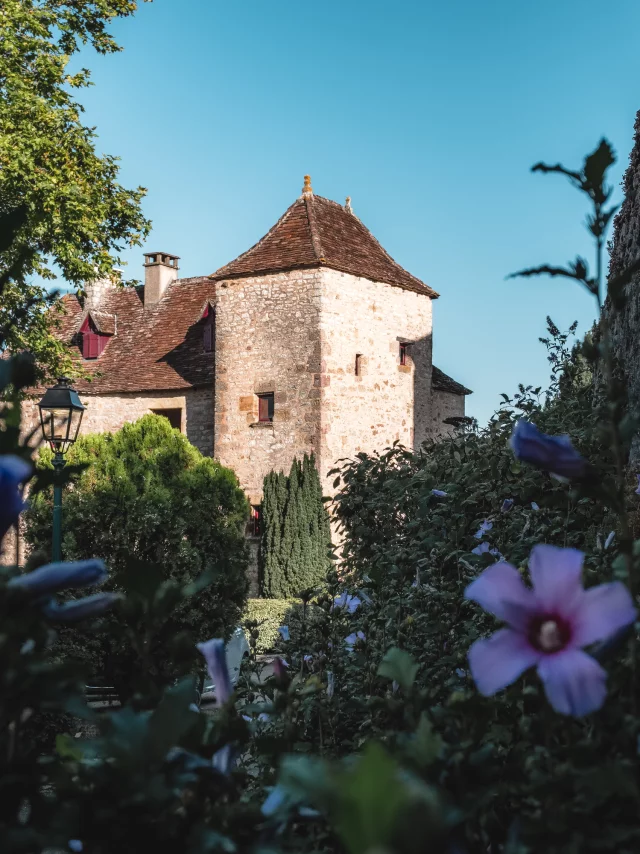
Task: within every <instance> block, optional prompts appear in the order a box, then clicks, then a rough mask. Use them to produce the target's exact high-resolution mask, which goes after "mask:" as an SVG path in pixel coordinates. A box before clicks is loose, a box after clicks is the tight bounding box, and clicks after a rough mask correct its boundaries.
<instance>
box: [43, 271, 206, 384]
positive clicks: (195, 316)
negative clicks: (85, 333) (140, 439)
mask: <svg viewBox="0 0 640 854" xmlns="http://www.w3.org/2000/svg"><path fill="white" fill-rule="evenodd" d="M214 296H215V283H214V282H212V281H211V279H209V277H208V276H199V277H194V278H191V279H178V280H177V281H175V282H172V283H171V284H170V285H169V287H168V288H167V291H166V293H165V294H164V296H163V297H162V299H161V300H160V301H159V302H158V303H157V304H156V305H153V306H150V307H148V308H147V309H145V308H144V302H143V300H144V289H143V288H113V289H110V290H108V291H107V292H106V294H105V296H104V299H103V301H102V304H101V306H100V311H99V312H95V313H94V311H91V312H90V314H91V317H92V318H93V320H94V323H95V322H97V317H98V316H99V317H100V318H101V319H104V318H105V317H108V316H112V317H113V318H114V331H115V334H113V335H112V336H111V338H110V340H109V341H108V343H107V345H106V347H105V349H104V351H103V353H102V354H101V356H100V357H99V358H98V359H91V360H85V359H83V358H82V356H81V351H80V348H79V347H78V346H77V344H78V330H79V328H80V326H81V325H82V321H83V319H84V317H86V311H85V310H84V309H83V307H82V305H81V303H80V301H79V300H78V298H77V297H76V296H75V295H72V294H67V295H66V296H64V297H63V298H62V300H61V303H62V309H63V310H62V313H61V314H60V315H57V320H56V324H57V326H58V330H57V332H56V334H57V335H59V336H60V338H62V340H63V341H65V342H66V343H67V344H70V345H76V346H73V348H72V351H73V353H74V356H75V357H76V358H77V360H78V362H79V363H80V364H81V365H82V366H83V368H84V369H85V370H86V371H87V372H89V373H91V374H93V378H92V380H91V381H86V380H78V381H77V382H75V383H74V384H75V386H76V388H77V389H78V390H79V391H82V392H93V393H95V394H108V393H115V392H127V391H134V392H135V391H161V390H168V389H181V388H191V387H193V386H201V385H211V384H212V383H213V381H214V361H213V358H214V357H213V353H206V352H204V348H203V333H202V329H201V324H202V322H203V321H202V320H201V319H202V315H203V312H204V310H205V307H206V306H207V304H208V303H209V302H210V301H211V302H213V299H214ZM104 331H106V329H105V330H104Z"/></svg>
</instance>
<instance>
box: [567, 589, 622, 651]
mask: <svg viewBox="0 0 640 854" xmlns="http://www.w3.org/2000/svg"><path fill="white" fill-rule="evenodd" d="M636 614H637V611H636V609H635V608H634V607H633V600H632V599H631V596H630V594H629V591H628V590H627V588H626V587H625V586H624V584H622V583H621V582H620V581H613V582H612V583H611V584H600V585H598V587H591V588H590V589H589V590H586V591H585V593H584V596H583V598H582V602H581V604H580V608H579V610H578V611H577V612H576V614H575V616H574V618H573V637H572V641H573V643H574V644H575V645H576V646H588V645H589V644H591V643H595V642H596V641H601V640H606V639H607V638H609V637H611V636H612V635H614V634H615V633H616V632H617V631H619V630H620V629H622V628H624V627H625V626H628V625H629V623H633V621H634V620H635V619H636Z"/></svg>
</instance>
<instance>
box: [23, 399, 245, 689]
mask: <svg viewBox="0 0 640 854" xmlns="http://www.w3.org/2000/svg"><path fill="white" fill-rule="evenodd" d="M68 461H69V463H70V464H72V465H74V464H75V465H78V464H80V465H85V466H87V467H86V468H85V470H84V471H83V472H82V473H81V474H80V475H79V477H77V478H76V481H75V483H74V484H73V486H72V487H70V488H67V489H66V491H65V495H64V499H63V506H64V539H63V552H64V556H65V558H68V559H81V558H85V557H90V556H91V557H100V558H103V559H104V561H105V562H106V564H107V565H108V567H109V568H110V570H111V573H112V575H111V579H112V580H111V582H110V585H111V588H112V589H116V590H127V591H128V592H130V593H133V594H135V595H136V596H137V601H138V603H139V607H138V609H137V610H134V611H131V612H130V613H129V614H128V615H127V618H128V619H129V620H130V621H131V626H136V627H137V631H138V633H143V632H144V610H145V606H144V601H143V600H144V598H145V596H146V591H148V590H149V589H150V588H152V587H154V586H155V585H156V583H157V581H162V582H163V583H164V584H165V596H166V598H167V603H168V604H167V615H168V616H167V620H166V622H165V624H164V626H163V628H162V631H161V632H160V633H159V634H156V635H154V638H153V639H148V643H147V647H146V649H147V652H146V653H145V658H146V659H147V660H146V661H144V662H142V661H140V656H139V655H138V652H137V651H136V650H135V649H134V648H132V647H131V646H130V645H129V643H128V642H127V643H125V644H124V645H122V644H121V645H120V646H116V645H115V643H114V641H113V640H112V639H111V638H112V637H120V634H121V633H118V632H115V633H114V632H113V631H111V629H112V628H113V627H111V628H110V630H109V631H103V632H100V633H98V634H94V635H91V636H88V635H80V634H79V633H78V632H76V631H75V630H72V629H68V630H65V631H64V632H63V634H62V641H64V643H65V648H66V650H67V652H72V653H73V654H74V655H75V656H78V657H80V658H82V659H84V660H85V661H86V662H87V664H88V665H89V666H90V667H91V669H92V670H93V672H94V673H96V674H99V675H100V676H102V677H103V678H105V677H106V678H107V679H109V681H111V680H114V681H118V680H120V682H123V681H127V679H125V674H129V675H130V676H131V678H132V679H133V676H132V674H133V673H135V674H136V676H135V678H136V679H137V678H140V674H139V670H144V671H147V672H151V673H152V672H154V671H160V670H163V671H164V670H166V668H167V667H179V666H181V664H180V662H179V661H178V660H176V657H177V659H180V658H181V654H180V653H179V652H178V650H177V648H176V643H177V642H178V641H184V643H183V644H182V647H183V649H184V650H187V649H188V650H189V653H188V655H189V656H191V657H193V644H194V643H195V642H196V641H199V640H202V639H203V638H206V637H210V636H211V635H217V636H220V637H226V636H228V634H229V633H230V631H231V630H232V629H233V627H234V626H236V625H237V624H238V621H239V619H240V615H241V613H242V608H243V606H244V602H245V597H246V589H247V581H246V567H247V553H246V545H245V537H244V529H245V524H246V518H247V511H248V506H247V502H246V499H245V497H244V495H243V493H242V491H241V490H240V488H239V487H238V483H237V480H236V477H235V475H234V474H233V472H232V471H230V470H229V469H226V468H224V467H223V466H221V465H220V464H219V463H217V462H216V461H215V460H212V459H209V458H207V457H204V456H203V455H202V454H201V453H200V452H199V451H198V450H197V449H196V448H194V447H193V446H192V445H191V444H190V443H189V442H188V441H187V439H186V438H185V437H184V436H183V435H181V434H180V432H179V431H177V430H173V429H172V428H171V427H170V425H169V422H168V421H167V420H166V419H165V418H162V417H161V416H157V415H145V416H144V417H143V418H141V419H140V420H139V421H137V422H136V423H135V424H126V425H125V426H124V427H123V428H122V429H121V430H119V431H118V432H117V433H113V434H102V435H92V436H83V437H82V438H80V439H79V440H78V442H77V443H76V445H75V446H73V447H72V449H71V450H70V452H69V455H68ZM41 465H42V466H45V467H46V466H48V465H50V452H47V451H43V452H42V453H41ZM51 518H52V514H51V491H50V490H49V491H44V492H42V493H40V494H38V495H35V496H34V498H33V501H32V503H31V509H30V510H29V512H28V513H27V514H26V539H27V542H28V543H29V545H30V546H31V547H32V548H34V549H38V550H42V551H43V552H45V553H46V552H48V550H49V547H50V542H51ZM152 565H153V566H154V567H156V568H154V569H151V566H152ZM158 573H160V578H159V579H157V578H156V576H157V575H158ZM203 573H209V574H211V575H212V576H213V582H212V584H211V585H210V586H208V587H207V588H206V589H205V590H202V591H201V592H200V593H199V595H198V596H195V597H192V598H189V599H185V600H184V601H183V602H177V601H173V599H172V597H173V593H172V592H171V591H172V590H177V589H178V588H179V587H180V586H184V585H188V584H190V583H192V582H194V581H195V579H197V578H198V577H200V576H201V575H202V574H203ZM151 575H153V579H152V578H151ZM166 585H169V587H166ZM172 585H173V586H172ZM169 604H175V605H176V610H175V611H172V610H171V609H170V608H169ZM169 614H170V616H169ZM114 619H124V615H121V616H120V617H118V618H116V617H110V618H109V620H114ZM168 645H172V646H173V653H172V655H167V649H168ZM169 662H171V663H169ZM134 681H135V680H134ZM121 687H122V690H123V691H125V692H126V691H127V690H133V689H132V687H131V686H130V687H129V688H127V687H126V686H124V685H122V686H121Z"/></svg>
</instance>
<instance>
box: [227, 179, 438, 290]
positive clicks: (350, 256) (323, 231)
mask: <svg viewBox="0 0 640 854" xmlns="http://www.w3.org/2000/svg"><path fill="white" fill-rule="evenodd" d="M301 267H331V268H332V269H334V270H341V271H342V272H344V273H351V274H352V275H354V276H363V277H364V278H367V279H371V280H372V281H374V282H386V283H387V284H389V285H397V286H398V287H400V288H404V289H405V290H409V291H415V292H416V293H419V294H425V295H426V296H429V297H432V298H435V297H437V296H438V294H437V293H436V292H435V291H434V290H433V289H432V288H430V287H429V286H428V285H425V284H424V282H421V281H420V279H416V277H415V276H412V275H411V273H408V272H407V271H406V270H405V269H403V268H402V267H401V266H400V265H399V264H397V263H396V262H395V261H394V260H393V258H392V257H391V256H390V255H389V254H388V253H387V252H386V251H385V250H384V249H383V248H382V246H381V245H380V244H379V243H378V241H377V240H376V239H375V237H374V236H373V235H372V234H371V232H370V231H369V230H368V229H367V228H366V227H365V226H364V225H363V224H362V223H361V222H360V220H359V219H358V217H357V216H355V215H354V214H353V213H351V212H350V211H349V210H347V209H346V208H345V207H343V206H342V205H339V204H337V202H332V201H331V200H330V199H325V198H323V197H322V196H316V195H314V194H313V193H310V192H309V193H303V195H302V196H301V197H300V198H299V199H296V201H295V202H294V203H293V204H292V205H291V207H290V208H288V209H287V210H286V211H285V212H284V214H283V215H282V216H281V217H280V219H279V220H278V222H277V223H276V224H275V225H274V226H273V228H272V229H271V230H270V231H268V232H267V234H265V236H264V237H263V238H262V239H261V240H259V241H258V242H257V243H256V244H255V246H252V247H251V249H248V250H247V251H246V252H244V253H243V254H242V255H239V256H238V257H237V258H236V259H235V261H231V262H230V263H229V264H226V265H225V266H224V267H220V269H219V270H216V272H215V273H213V275H212V278H213V279H215V280H220V279H231V278H239V277H241V276H255V275H263V274H266V273H275V272H279V271H283V270H293V269H296V268H301Z"/></svg>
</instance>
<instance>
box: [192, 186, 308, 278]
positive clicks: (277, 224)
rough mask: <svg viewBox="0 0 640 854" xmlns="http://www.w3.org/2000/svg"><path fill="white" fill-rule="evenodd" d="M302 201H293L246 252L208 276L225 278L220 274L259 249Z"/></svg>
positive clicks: (299, 199)
mask: <svg viewBox="0 0 640 854" xmlns="http://www.w3.org/2000/svg"><path fill="white" fill-rule="evenodd" d="M301 201H302V199H301V198H298V199H296V200H295V202H293V204H291V205H289V207H288V208H287V209H286V211H285V212H284V213H283V214H282V216H281V217H280V219H279V220H278V221H277V222H276V223H274V224H273V225H272V226H271V228H270V229H269V231H267V233H266V234H263V235H262V237H261V238H260V240H257V241H256V242H255V243H254V244H253V246H250V247H249V248H248V249H247V250H246V251H245V252H242V253H241V254H240V255H238V256H236V257H235V258H233V259H232V260H231V261H228V262H227V263H226V264H223V265H222V267H218V269H217V270H214V271H213V273H211V274H210V275H209V276H208V277H207V278H209V279H212V278H213V277H214V276H215V277H216V278H224V276H223V275H220V274H221V273H223V272H224V270H225V269H226V268H227V267H230V266H231V265H232V264H235V263H237V262H238V261H240V260H241V259H242V258H245V257H246V256H247V255H248V254H249V253H250V252H253V250H254V249H257V248H258V246H260V245H261V244H262V243H264V242H265V240H266V239H267V238H268V237H271V235H272V234H273V233H274V231H276V229H277V228H278V227H279V226H280V224H281V223H283V222H284V221H285V220H286V219H287V218H288V217H289V216H290V214H291V211H292V210H293V209H294V208H295V206H296V205H299V204H300V203H301Z"/></svg>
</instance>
